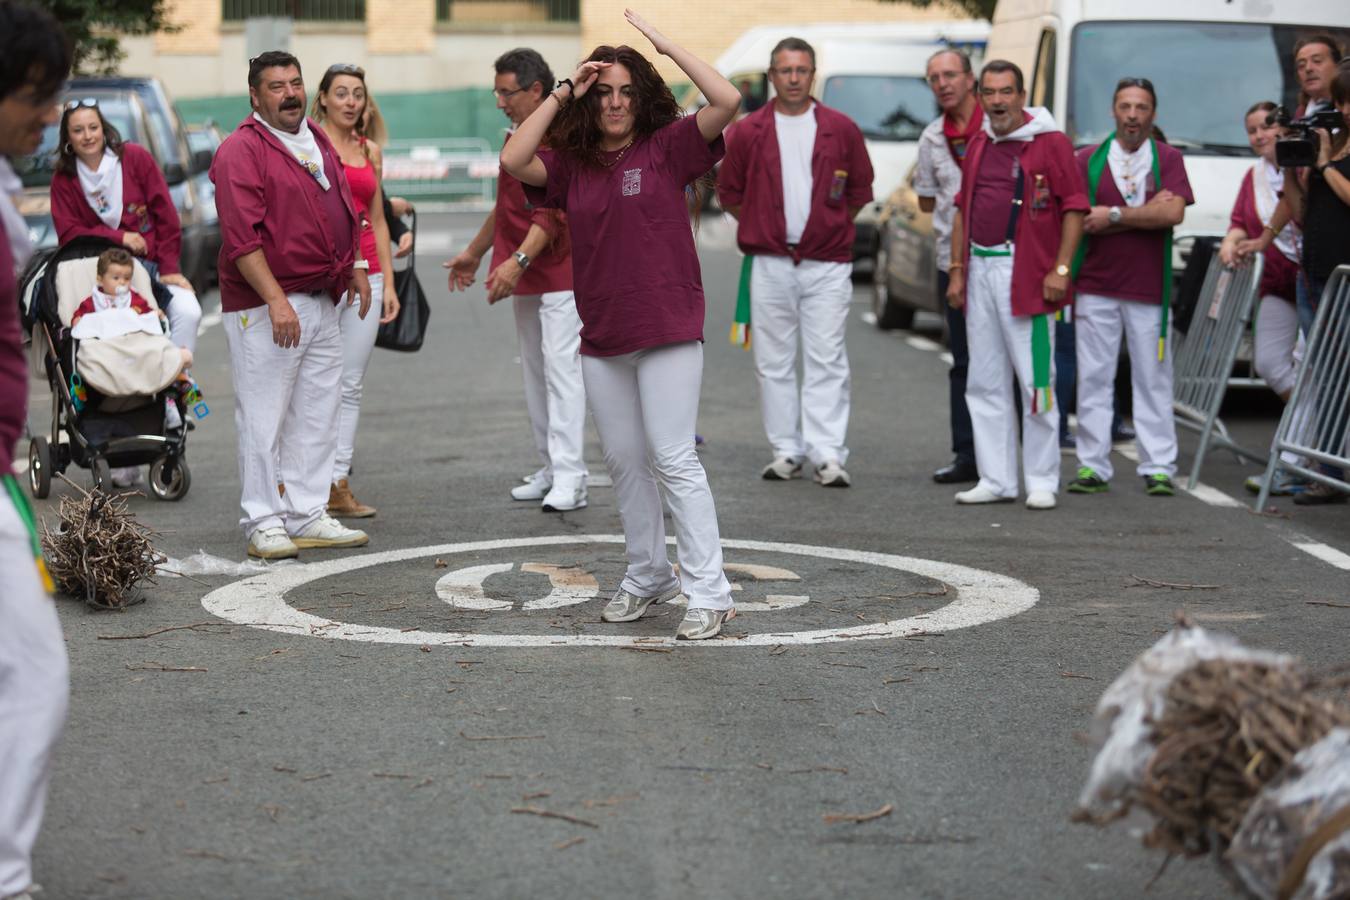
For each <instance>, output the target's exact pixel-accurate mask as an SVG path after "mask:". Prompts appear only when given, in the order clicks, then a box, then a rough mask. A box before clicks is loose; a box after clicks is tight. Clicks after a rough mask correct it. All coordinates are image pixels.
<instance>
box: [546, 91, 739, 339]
mask: <svg viewBox="0 0 1350 900" xmlns="http://www.w3.org/2000/svg"><path fill="white" fill-rule="evenodd" d="M725 152H726V144H725V143H724V142H723V140H722V137H721V136H720V135H719V136H718V138H717V140H715V141H713V142H712V143H711V144H709V143H708V142H707V141H705V140H704V139H703V135H702V134H701V133H700V132H699V130H698V123H697V122H696V121H695V119H694V116H686V117H685V118H682V119H679V120H678V121H675V122H672V123H671V124H669V125H667V126H665V127H664V128H662V129H660V130H658V131H656V132H655V133H653V134H651V135H648V136H646V137H641V138H638V139H637V140H636V141H634V142H633V144H632V146H630V147H629V148H628V150H627V151H617V152H615V153H608V154H605V157H604V159H605V161H606V162H608V163H610V165H608V166H604V167H594V166H587V165H581V164H579V163H578V162H577V161H576V160H574V159H571V158H569V157H567V156H565V155H563V154H560V153H557V152H554V151H552V150H544V149H541V150H540V151H539V158H540V159H541V160H542V161H543V163H544V167H545V168H546V169H547V170H548V182H547V183H546V184H545V185H544V187H542V188H540V187H534V186H532V185H528V184H527V185H525V197H526V199H528V200H529V201H530V202H531V203H533V204H534V205H535V206H546V207H553V208H557V209H562V210H564V211H565V212H566V213H567V224H568V229H569V231H570V232H571V236H572V275H573V290H574V291H575V292H576V297H577V314H578V315H579V316H580V317H581V352H582V353H584V354H586V355H587V356H618V355H620V354H623V353H632V352H633V351H635V350H642V349H644V348H646V347H660V346H663V345H665V344H675V343H682V342H684V341H701V340H703V275H702V272H701V271H700V269H699V264H698V252H697V251H696V250H695V249H694V232H693V229H692V228H691V227H690V224H689V207H688V205H687V204H686V202H685V192H684V189H685V185H687V184H689V183H690V182H691V181H693V180H694V179H696V178H698V177H699V176H700V175H702V174H703V173H704V172H707V171H708V170H709V169H711V168H712V167H713V166H714V165H715V164H716V163H717V161H718V160H719V159H721V158H722V155H723V154H724V153H725Z"/></svg>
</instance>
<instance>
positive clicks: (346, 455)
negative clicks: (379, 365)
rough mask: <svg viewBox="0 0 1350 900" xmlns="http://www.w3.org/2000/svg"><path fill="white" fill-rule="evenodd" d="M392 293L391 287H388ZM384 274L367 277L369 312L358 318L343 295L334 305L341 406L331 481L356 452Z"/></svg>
mask: <svg viewBox="0 0 1350 900" xmlns="http://www.w3.org/2000/svg"><path fill="white" fill-rule="evenodd" d="M389 289H390V290H391V291H392V290H393V289H394V287H393V285H392V284H391V285H390V286H389ZM383 296H384V273H383V272H376V273H375V274H373V275H371V276H370V309H369V310H367V311H366V317H365V318H364V319H363V318H361V301H360V299H357V301H356V302H355V303H353V304H352V305H351V306H348V305H347V300H348V299H350V296H349V295H347V294H344V295H343V296H342V302H341V303H339V304H338V329H339V330H340V331H341V332H342V404H341V407H340V408H339V412H338V438H337V459H336V461H335V462H334V463H333V481H337V480H338V479H339V478H346V477H347V476H348V475H350V474H351V473H352V455H353V453H355V451H356V423H357V421H358V420H359V419H360V418H361V394H362V391H363V390H364V388H365V381H366V366H368V365H369V364H370V354H371V351H373V350H374V349H375V334H376V332H378V331H379V330H380V315H381V313H382V311H383V309H384V307H383V306H382V298H383Z"/></svg>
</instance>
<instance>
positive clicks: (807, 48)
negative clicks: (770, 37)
mask: <svg viewBox="0 0 1350 900" xmlns="http://www.w3.org/2000/svg"><path fill="white" fill-rule="evenodd" d="M784 50H794V51H796V52H798V53H805V54H806V55H808V56H810V57H811V68H813V69H814V68H815V67H816V48H815V47H812V46H811V45H810V44H808V43H807V42H806V41H804V40H802V39H801V38H799V37H785V38H783V39H782V40H781V41H779V42H778V43H776V44H774V45H773V49H772V50H771V51H769V66H770V68H772V67H773V60H774V57H775V56H777V55H778V54H779V53H781V52H782V51H784Z"/></svg>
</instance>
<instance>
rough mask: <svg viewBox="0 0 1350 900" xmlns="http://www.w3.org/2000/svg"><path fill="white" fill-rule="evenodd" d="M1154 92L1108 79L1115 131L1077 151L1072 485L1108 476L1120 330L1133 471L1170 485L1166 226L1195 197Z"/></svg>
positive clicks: (1152, 486)
mask: <svg viewBox="0 0 1350 900" xmlns="http://www.w3.org/2000/svg"><path fill="white" fill-rule="evenodd" d="M1157 106H1158V101H1157V96H1156V94H1155V93H1154V90H1153V85H1152V83H1151V82H1150V81H1149V80H1148V79H1147V78H1123V79H1121V80H1120V83H1119V84H1117V85H1116V92H1115V95H1114V97H1113V99H1112V101H1111V114H1112V115H1113V116H1114V117H1115V120H1116V130H1115V133H1114V134H1112V135H1111V136H1110V137H1108V138H1107V139H1106V140H1105V141H1103V142H1102V143H1101V144H1100V145H1098V146H1096V147H1084V148H1083V149H1082V150H1080V151H1079V152H1078V163H1079V165H1080V166H1081V171H1082V173H1083V175H1084V177H1085V178H1086V180H1087V185H1088V202H1089V203H1091V204H1092V209H1091V210H1090V211H1089V212H1088V214H1087V218H1086V219H1085V220H1084V222H1083V230H1084V231H1085V232H1086V234H1087V236H1086V237H1084V239H1083V244H1084V246H1083V248H1082V249H1081V250H1080V251H1079V258H1078V259H1077V260H1076V261H1075V263H1074V284H1075V286H1076V287H1077V289H1078V301H1077V303H1076V304H1075V306H1074V311H1075V314H1076V322H1075V327H1076V329H1077V336H1076V337H1077V342H1078V476H1077V477H1076V478H1075V479H1074V480H1073V481H1071V482H1070V483H1069V486H1068V490H1069V492H1070V493H1075V494H1096V493H1101V492H1103V491H1106V490H1107V489H1108V488H1109V487H1110V482H1111V474H1112V467H1111V414H1112V410H1113V408H1114V405H1115V392H1114V385H1115V380H1116V357H1117V356H1118V354H1119V353H1120V341H1121V333H1122V332H1124V335H1125V340H1126V342H1127V346H1128V347H1129V352H1130V379H1131V382H1132V385H1131V386H1132V392H1133V397H1134V404H1133V406H1134V428H1135V432H1136V435H1137V436H1136V438H1135V440H1136V445H1137V446H1138V448H1139V466H1138V470H1137V471H1138V473H1139V475H1140V477H1142V478H1143V479H1144V488H1145V490H1146V492H1147V493H1148V494H1149V495H1150V496H1154V497H1169V496H1171V495H1172V494H1173V493H1174V488H1173V486H1172V476H1173V475H1174V474H1175V473H1176V461H1177V430H1176V423H1175V421H1174V420H1173V418H1172V358H1171V355H1170V354H1168V353H1167V334H1168V330H1169V328H1168V326H1169V324H1170V320H1171V309H1170V305H1171V296H1172V229H1173V228H1175V227H1176V226H1177V225H1180V224H1181V220H1182V217H1183V216H1184V215H1185V211H1186V207H1187V206H1188V205H1189V204H1191V203H1194V202H1195V198H1194V197H1193V196H1192V194H1191V185H1190V182H1189V181H1188V180H1187V179H1186V164H1185V161H1184V160H1183V159H1182V157H1181V153H1180V152H1179V151H1177V150H1175V149H1173V148H1172V147H1169V146H1168V145H1167V144H1165V143H1162V142H1160V141H1158V140H1156V139H1154V138H1153V137H1152V134H1153V120H1154V117H1155V115H1156V113H1157Z"/></svg>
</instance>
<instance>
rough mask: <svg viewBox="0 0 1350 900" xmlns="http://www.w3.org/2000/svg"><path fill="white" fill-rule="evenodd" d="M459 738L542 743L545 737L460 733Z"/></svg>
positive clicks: (536, 735)
mask: <svg viewBox="0 0 1350 900" xmlns="http://www.w3.org/2000/svg"><path fill="white" fill-rule="evenodd" d="M459 736H460V737H462V738H464V740H466V741H542V740H544V738H545V735H542V734H476V735H475V734H465V733H464V732H462V731H461V732H460V733H459Z"/></svg>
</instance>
